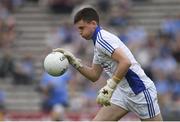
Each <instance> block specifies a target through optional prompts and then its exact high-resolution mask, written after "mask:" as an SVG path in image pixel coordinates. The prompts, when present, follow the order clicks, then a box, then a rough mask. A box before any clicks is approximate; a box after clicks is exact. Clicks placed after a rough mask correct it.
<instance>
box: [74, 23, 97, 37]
mask: <svg viewBox="0 0 180 122" xmlns="http://www.w3.org/2000/svg"><path fill="white" fill-rule="evenodd" d="M75 26H76V27H77V29H78V31H79V34H80V35H81V36H82V37H83V38H84V39H86V40H90V39H91V38H92V35H93V33H94V30H95V28H96V26H97V24H96V22H95V21H91V22H86V21H83V20H80V21H79V22H77V23H76V24H75Z"/></svg>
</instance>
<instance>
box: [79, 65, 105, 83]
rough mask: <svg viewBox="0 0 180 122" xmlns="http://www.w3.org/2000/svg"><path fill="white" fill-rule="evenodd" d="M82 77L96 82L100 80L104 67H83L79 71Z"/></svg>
mask: <svg viewBox="0 0 180 122" xmlns="http://www.w3.org/2000/svg"><path fill="white" fill-rule="evenodd" d="M77 70H78V71H79V72H80V73H81V74H82V75H84V76H85V77H86V78H88V79H89V80H91V81H93V82H95V81H97V80H98V79H99V77H100V75H101V73H102V70H103V69H102V67H101V66H100V65H99V64H92V67H88V66H85V65H83V66H82V67H80V68H78V69H77Z"/></svg>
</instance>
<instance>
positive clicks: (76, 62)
mask: <svg viewBox="0 0 180 122" xmlns="http://www.w3.org/2000/svg"><path fill="white" fill-rule="evenodd" d="M53 52H61V53H63V54H64V56H66V58H67V59H68V61H69V63H70V64H71V65H72V66H73V67H74V68H76V69H79V68H80V67H82V66H83V65H82V64H81V62H80V61H81V60H80V59H78V58H76V57H75V56H74V55H73V54H72V53H71V52H69V51H66V50H65V49H62V48H56V49H53Z"/></svg>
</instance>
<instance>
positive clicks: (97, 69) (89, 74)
mask: <svg viewBox="0 0 180 122" xmlns="http://www.w3.org/2000/svg"><path fill="white" fill-rule="evenodd" d="M53 51H55V52H61V53H63V54H64V55H65V56H66V57H67V59H68V61H69V63H70V64H71V65H72V66H73V67H74V68H75V69H77V70H78V71H79V72H80V73H81V74H82V75H84V76H85V77H86V78H88V79H89V80H91V81H93V82H95V81H97V80H98V79H99V77H100V75H101V73H102V67H101V66H100V65H98V64H93V65H92V66H91V67H88V66H85V65H83V64H82V63H81V62H80V59H78V58H76V57H75V56H74V55H73V54H72V53H71V52H69V51H66V50H64V49H62V48H57V49H54V50H53Z"/></svg>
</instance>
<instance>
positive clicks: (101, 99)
mask: <svg viewBox="0 0 180 122" xmlns="http://www.w3.org/2000/svg"><path fill="white" fill-rule="evenodd" d="M116 85H117V84H116V82H115V81H114V80H113V79H109V80H107V84H106V85H105V86H104V87H103V88H101V90H100V91H99V94H98V96H97V98H96V102H97V103H98V104H100V105H102V106H109V105H111V104H110V99H111V96H112V94H113V92H114V90H115V88H116Z"/></svg>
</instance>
